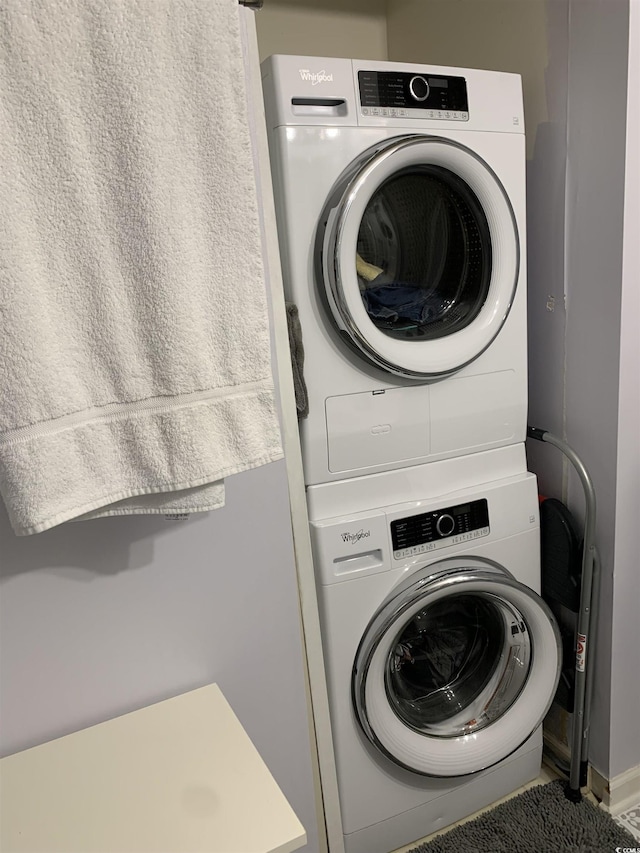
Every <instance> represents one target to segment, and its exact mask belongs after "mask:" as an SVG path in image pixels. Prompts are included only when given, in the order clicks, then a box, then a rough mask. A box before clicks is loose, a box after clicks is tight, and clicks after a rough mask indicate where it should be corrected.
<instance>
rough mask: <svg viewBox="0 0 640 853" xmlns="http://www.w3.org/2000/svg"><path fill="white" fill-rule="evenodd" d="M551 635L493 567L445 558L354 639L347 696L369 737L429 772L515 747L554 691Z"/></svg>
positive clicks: (471, 767)
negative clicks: (355, 647)
mask: <svg viewBox="0 0 640 853" xmlns="http://www.w3.org/2000/svg"><path fill="white" fill-rule="evenodd" d="M559 649H560V635H559V632H558V628H557V625H556V622H555V619H554V617H553V615H552V613H551V611H550V610H549V608H548V607H547V605H546V604H545V603H544V602H543V601H542V599H541V598H540V597H539V596H538V595H536V593H535V592H533V591H532V590H531V589H529V587H527V586H524V585H523V584H520V583H518V582H517V581H515V580H514V579H513V577H512V576H511V575H510V573H509V572H508V571H507V570H506V569H504V568H503V567H500V566H498V565H497V564H495V563H493V562H491V561H488V560H483V559H480V558H467V560H466V561H465V562H462V561H460V560H456V559H453V560H451V559H450V560H443V561H440V563H436V564H432V565H430V566H428V567H425V568H424V569H423V570H421V571H419V572H417V573H416V574H414V575H412V577H411V581H410V583H405V584H403V585H401V586H400V587H399V588H398V589H397V590H396V591H395V593H392V594H391V595H390V596H389V598H388V599H387V600H386V601H385V602H384V603H383V604H382V606H381V607H380V608H379V610H378V611H377V613H376V614H375V616H374V617H373V619H372V620H371V622H370V623H369V626H368V627H367V630H366V631H365V634H364V636H363V638H362V641H361V643H360V646H359V648H358V652H357V655H356V660H355V663H354V669H353V682H352V695H353V704H354V708H355V712H356V717H357V719H358V722H359V724H360V726H361V728H362V730H363V732H364V734H365V735H366V737H367V738H368V739H369V740H370V741H371V742H372V743H373V744H374V745H375V746H376V747H377V748H378V749H379V750H380V751H382V752H383V753H384V754H385V755H386V756H387V757H388V758H390V759H391V760H392V761H394V762H395V763H397V764H400V765H401V766H403V767H405V768H407V769H409V770H412V771H413V772H417V773H421V774H424V775H429V776H462V775H467V774H471V773H476V772H478V771H480V770H483V769H485V768H486V767H490V766H492V765H493V764H496V763H497V762H499V761H501V760H502V759H504V758H506V757H507V756H508V755H510V754H511V753H512V752H514V751H515V750H516V749H517V748H518V747H519V746H520V745H521V744H522V743H524V741H525V740H527V738H528V737H529V736H530V735H531V734H532V733H533V732H534V731H535V730H536V729H537V727H538V725H539V724H540V723H541V721H542V719H543V717H544V715H545V714H546V712H547V710H548V708H549V706H550V704H551V701H552V700H553V696H554V693H555V690H556V686H557V683H558V677H559V671H560V669H559V664H560V660H561V657H560V652H559Z"/></svg>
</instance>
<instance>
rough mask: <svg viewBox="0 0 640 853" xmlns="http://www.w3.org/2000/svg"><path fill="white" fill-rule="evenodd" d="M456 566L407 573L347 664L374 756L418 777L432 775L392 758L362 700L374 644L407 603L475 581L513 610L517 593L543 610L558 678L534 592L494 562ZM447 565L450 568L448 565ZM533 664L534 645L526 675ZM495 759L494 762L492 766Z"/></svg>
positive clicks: (442, 564) (541, 603)
mask: <svg viewBox="0 0 640 853" xmlns="http://www.w3.org/2000/svg"><path fill="white" fill-rule="evenodd" d="M460 562H461V561H460V560H459V559H457V558H450V559H448V560H443V561H441V562H439V563H437V564H433V565H431V566H425V567H424V568H422V569H420V570H418V571H417V572H415V573H413V574H412V575H411V576H410V577H409V578H408V579H407V580H406V581H404V582H403V583H402V584H401V585H400V586H398V587H397V588H396V589H395V590H393V591H392V593H391V594H390V595H389V597H388V598H387V599H386V600H385V601H384V602H383V603H382V605H381V606H380V607H379V608H378V610H377V612H376V613H375V614H374V616H373V617H372V619H371V620H370V622H369V624H368V626H367V628H366V629H365V632H364V634H363V636H362V639H361V641H360V645H359V646H358V650H357V652H356V657H355V660H354V664H353V670H352V678H351V694H352V703H353V707H354V711H355V715H356V719H357V721H358V724H359V725H360V727H361V729H362V731H363V733H364V735H365V736H366V737H367V739H368V740H369V741H370V742H371V743H372V744H373V745H374V746H375V747H376V748H377V749H379V750H380V752H382V753H383V754H384V755H386V756H387V758H389V759H390V760H391V761H393V762H394V763H395V764H398V765H400V766H402V767H404V768H405V769H406V770H409V771H410V772H412V773H416V774H419V775H425V776H427V775H428V776H434V775H435V774H427V773H422V772H421V771H420V770H417V769H416V768H415V767H411V766H409V765H407V764H405V763H403V762H401V761H399V759H398V757H397V756H395V755H393V754H392V753H391V752H390V751H389V750H388V749H387V747H386V746H385V745H384V744H383V743H382V742H381V741H380V739H379V738H378V736H377V734H376V732H375V730H374V729H373V727H372V726H371V723H370V720H369V716H368V713H367V706H366V697H365V690H366V683H367V677H368V674H369V666H370V664H371V659H372V657H373V653H374V652H375V650H376V649H377V647H378V645H379V644H380V642H381V641H382V640H383V639H384V637H385V636H386V635H387V634H388V632H389V631H390V629H391V628H392V627H393V625H395V624H397V623H399V622H401V620H402V617H403V614H405V613H406V612H407V611H408V610H410V609H411V607H412V606H413V605H415V604H416V603H418V602H420V601H422V600H423V599H424V601H425V604H426V603H428V599H429V598H430V597H431V596H432V595H433V594H434V593H436V592H441V591H443V590H445V591H446V590H449V591H451V592H454V591H456V592H458V591H459V592H462V591H463V590H464V588H465V587H467V586H469V585H470V584H472V583H473V584H477V583H481V584H482V585H483V590H482V591H483V592H486V593H487V594H489V595H491V596H493V597H495V598H496V599H498V600H504V601H505V602H506V603H508V604H509V605H511V606H516V605H514V604H513V602H510V599H509V596H508V590H509V589H517V590H518V592H519V593H521V594H522V593H524V594H525V596H526V597H527V598H528V599H529V600H530V601H531V603H532V604H533V605H534V606H535V607H537V608H538V609H539V610H541V611H542V612H543V614H544V616H545V618H546V620H547V621H548V622H549V624H550V625H551V628H552V630H553V633H554V637H555V642H556V651H557V655H556V673H555V685H556V686H557V683H558V679H559V677H560V669H561V664H562V644H561V638H560V632H559V629H558V626H557V623H556V620H555V617H554V616H553V614H552V612H551V610H550V609H549V607H548V606H547V605H546V603H545V602H544V601H543V600H542V599H541V598H540V596H538V595H537V593H535V592H534V591H533V590H532V589H530V588H529V587H527V586H525V585H524V584H521V583H519V582H518V581H516V580H515V578H514V577H513V575H512V574H511V573H510V572H508V571H507V569H505V568H504V567H502V566H500V565H499V564H497V563H494V562H493V561H491V560H486V559H484V558H477V557H476V558H474V557H469V558H466V559H465V560H464V563H467V564H468V566H467V567H461V566H460ZM452 563H453V564H455V565H452ZM434 569H435V571H434ZM505 593H506V594H505ZM523 618H525V622H526V617H525V616H524V614H523ZM527 629H528V630H529V632H530V633H531V634H532V632H531V627H530V625H529V624H528V623H527ZM532 636H533V634H532ZM535 665H536V649H535V642H534V644H533V648H532V659H531V663H530V667H529V671H531V669H532V668H533V667H534V666H535ZM554 695H555V688H554V691H553V692H552V693H551V695H550V696H549V697H548V701H547V702H546V703H545V706H544V708H543V710H542V711H541V713H540V714H539V717H538V719H537V722H536V724H535V725H534V726H532V727H531V731H528V732H526V733H525V734H524V735H523V736H522V739H521V743H524V741H525V740H526V739H527V738H528V737H529V736H530V735H531V734H532V733H533V732H534V731H535V730H536V729H537V728H538V726H539V725H540V723H541V722H542V720H543V719H544V717H545V715H546V713H547V711H548V710H549V707H550V706H551V703H552V701H553V696H554ZM517 702H518V700H517V699H516V702H515V703H514V705H515V704H517ZM497 724H499V719H498V720H497V721H496V722H495V723H492V725H497ZM423 737H424V738H425V741H428V740H429V739H430V736H428V735H423ZM519 745H520V744H519ZM519 745H518V746H519ZM517 748H518V747H517V746H516V747H515V749H517ZM513 751H515V750H513ZM506 757H508V756H507V755H502V756H500V758H499V759H497V761H502V760H503V759H504V758H506ZM497 761H496V762H495V763H497ZM488 766H490V765H488ZM481 769H486V768H484V767H483V768H480V769H479V770H477V771H473V772H480V770H481ZM469 775H471V774H469Z"/></svg>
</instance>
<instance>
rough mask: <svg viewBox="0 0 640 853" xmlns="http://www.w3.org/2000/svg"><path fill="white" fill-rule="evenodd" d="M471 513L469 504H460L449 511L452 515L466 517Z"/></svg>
mask: <svg viewBox="0 0 640 853" xmlns="http://www.w3.org/2000/svg"><path fill="white" fill-rule="evenodd" d="M468 512H471V504H460V506H456V507H454V508H453V509H452V510H451V514H452V515H466V514H467V513H468Z"/></svg>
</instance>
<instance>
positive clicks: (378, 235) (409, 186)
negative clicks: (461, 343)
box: [355, 165, 491, 341]
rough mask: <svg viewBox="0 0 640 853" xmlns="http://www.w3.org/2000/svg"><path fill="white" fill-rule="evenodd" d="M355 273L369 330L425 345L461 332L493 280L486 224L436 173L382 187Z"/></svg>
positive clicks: (443, 174) (434, 169) (462, 190)
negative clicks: (428, 341)
mask: <svg viewBox="0 0 640 853" xmlns="http://www.w3.org/2000/svg"><path fill="white" fill-rule="evenodd" d="M355 261H356V274H357V276H358V285H359V288H360V293H361V296H362V301H363V303H364V306H365V309H366V311H367V314H368V316H369V318H370V319H371V321H372V323H374V324H375V326H376V327H377V328H378V329H380V330H381V331H382V332H384V333H385V334H386V335H389V336H390V337H395V338H399V339H401V340H414V341H425V340H433V339H435V338H439V337H442V336H444V335H449V334H452V333H454V332H457V331H459V330H461V329H464V328H465V326H468V325H469V323H472V322H473V320H474V319H475V318H476V317H477V316H478V313H479V311H480V309H481V308H482V306H483V305H484V302H485V300H486V298H487V294H488V292H489V282H490V280H491V237H490V234H489V225H488V223H487V218H486V216H485V214H484V211H483V210H482V207H481V205H480V203H479V201H478V199H477V197H476V195H475V193H474V192H473V190H472V189H471V188H470V187H469V185H468V184H466V183H465V182H464V181H463V180H462V179H461V178H460V177H458V176H457V175H455V174H454V173H453V172H451V171H450V170H448V169H443V168H442V167H439V166H427V165H425V166H423V167H421V168H414V169H411V170H408V171H406V172H405V173H404V174H398V175H396V176H395V177H393V178H391V179H389V180H387V181H385V183H384V184H383V185H382V186H381V187H380V188H379V189H378V190H376V192H375V193H374V194H373V196H372V198H371V200H370V201H369V203H368V204H367V206H366V209H365V212H364V215H363V217H362V221H361V223H360V229H359V232H358V241H357V252H356V259H355Z"/></svg>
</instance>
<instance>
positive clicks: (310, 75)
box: [298, 68, 333, 86]
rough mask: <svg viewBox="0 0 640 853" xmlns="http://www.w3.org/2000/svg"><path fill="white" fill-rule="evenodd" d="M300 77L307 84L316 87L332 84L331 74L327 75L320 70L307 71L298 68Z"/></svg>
mask: <svg viewBox="0 0 640 853" xmlns="http://www.w3.org/2000/svg"><path fill="white" fill-rule="evenodd" d="M298 71H299V72H300V77H301V78H302V79H303V80H304V81H305V82H307V83H311V85H312V86H317V85H318V83H333V74H327V72H326V71H325V70H324V68H323V69H322V71H309V69H308V68H299V69H298Z"/></svg>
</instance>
